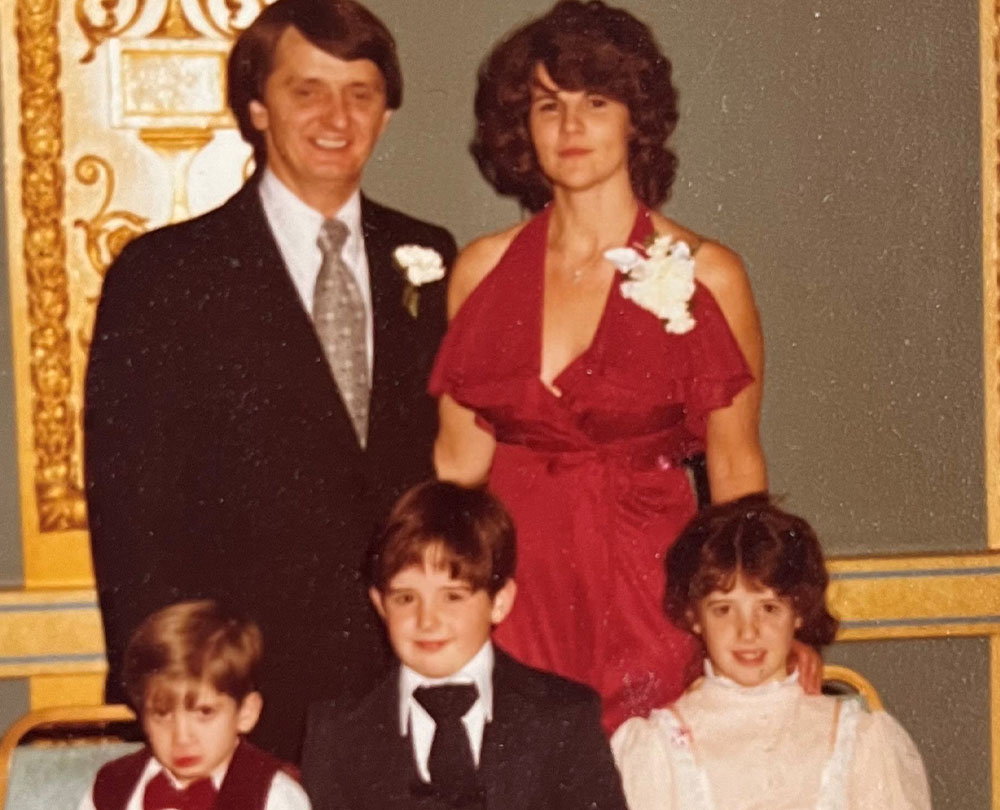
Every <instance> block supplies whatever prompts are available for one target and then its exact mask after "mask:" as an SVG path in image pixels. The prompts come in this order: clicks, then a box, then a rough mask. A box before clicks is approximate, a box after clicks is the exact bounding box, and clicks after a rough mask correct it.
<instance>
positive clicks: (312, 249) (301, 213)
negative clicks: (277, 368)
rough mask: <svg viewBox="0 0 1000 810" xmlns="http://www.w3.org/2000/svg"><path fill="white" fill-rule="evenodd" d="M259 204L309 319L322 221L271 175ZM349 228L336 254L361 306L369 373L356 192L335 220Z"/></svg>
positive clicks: (367, 286) (365, 276)
mask: <svg viewBox="0 0 1000 810" xmlns="http://www.w3.org/2000/svg"><path fill="white" fill-rule="evenodd" d="M258 190H259V192H260V201H261V204H262V205H263V206H264V216H265V217H266V218H267V224H268V226H269V227H270V228H271V233H272V234H273V235H274V241H275V242H277V243H278V250H279V251H280V252H281V258H282V259H284V261H285V267H286V268H287V270H288V275H289V277H290V278H291V279H292V283H293V284H294V285H295V290H296V292H298V294H299V299H300V300H301V301H302V306H303V307H305V310H306V312H307V313H309V317H310V318H311V317H312V308H313V292H314V291H315V289H316V278H317V277H318V276H319V269H320V264H321V263H322V261H323V256H322V253H321V252H320V249H319V245H318V244H317V242H316V240H317V238H318V237H319V230H320V227H321V226H322V225H323V221H324V220H325V219H326V218H325V217H324V216H323V215H322V214H321V213H320V212H319V211H317V210H316V209H315V208H311V207H310V206H308V205H306V203H304V202H303V201H302V200H300V199H299V198H298V197H297V196H296V195H295V193H294V192H293V191H291V189H289V188H288V186H286V185H285V184H284V183H282V182H281V181H280V180H279V179H278V178H277V177H276V176H275V175H274V173H273V172H272V171H271V170H270V169H265V170H264V175H263V177H261V179H260V185H259V187H258ZM335 219H339V220H340V221H341V222H343V223H344V224H345V225H346V226H347V230H348V235H347V241H345V242H344V248H343V250H342V251H341V253H340V256H341V258H342V259H343V260H344V263H345V264H346V265H347V267H348V268H349V269H350V271H351V275H353V276H354V280H355V281H356V282H357V284H358V289H359V290H360V291H361V297H362V299H364V302H365V312H366V313H367V317H366V325H367V336H366V339H367V342H366V347H365V348H366V350H367V352H368V371H369V374H370V373H371V370H372V358H373V357H374V352H375V348H374V344H375V339H374V332H373V330H372V287H371V280H370V278H369V268H368V254H367V253H365V239H364V235H363V232H362V229H361V192H360V191H357V190H356V191H355V192H354V193H353V194H352V195H351V196H350V197H349V198H348V200H347V202H345V203H344V205H343V206H342V207H341V209H340V210H339V211H337V213H336V215H335Z"/></svg>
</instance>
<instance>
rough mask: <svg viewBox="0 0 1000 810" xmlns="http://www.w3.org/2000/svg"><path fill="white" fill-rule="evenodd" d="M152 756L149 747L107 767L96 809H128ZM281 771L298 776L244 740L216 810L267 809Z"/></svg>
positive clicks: (97, 786)
mask: <svg viewBox="0 0 1000 810" xmlns="http://www.w3.org/2000/svg"><path fill="white" fill-rule="evenodd" d="M150 756H152V754H151V752H150V750H149V747H148V746H147V747H145V748H142V749H141V750H139V751H136V752H135V753H134V754H129V755H128V756H124V757H121V758H120V759H116V760H112V761H111V762H109V763H107V764H106V765H104V766H103V767H102V768H101V769H100V770H99V771H98V772H97V777H96V778H95V779H94V807H96V808H97V810H125V805H127V804H128V800H129V797H131V795H132V792H133V791H134V790H135V788H136V785H137V784H138V782H139V777H140V776H142V772H143V770H144V769H145V767H146V763H147V762H149V758H150ZM278 771H284V772H285V773H287V774H288V775H289V776H292V777H297V776H298V774H297V772H296V769H295V768H294V767H293V766H292V765H289V764H288V763H286V762H282V761H281V760H280V759H278V758H277V757H273V756H271V755H270V754H268V753H265V752H264V751H261V750H260V749H259V748H255V747H254V746H252V745H250V743H248V742H246V741H241V742H240V744H239V745H238V746H236V750H235V751H234V752H233V758H232V760H230V762H229V769H228V770H227V771H226V776H225V778H224V779H223V780H222V786H221V787H220V788H219V797H218V798H217V799H216V801H215V810H264V805H265V803H266V802H267V794H268V791H270V789H271V781H272V780H273V779H274V775H275V774H276V773H277V772H278Z"/></svg>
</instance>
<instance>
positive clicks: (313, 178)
mask: <svg viewBox="0 0 1000 810" xmlns="http://www.w3.org/2000/svg"><path fill="white" fill-rule="evenodd" d="M263 95H264V98H263V99H261V100H254V101H251V102H250V120H251V122H252V123H253V126H254V127H255V128H256V129H257V130H258V131H260V132H262V133H263V134H264V138H265V142H266V145H267V164H268V166H269V167H270V169H271V171H273V172H274V174H275V175H276V176H277V177H278V179H279V180H281V181H282V182H283V183H284V184H285V185H286V186H288V188H290V189H291V190H292V191H293V192H294V193H295V194H296V195H297V196H298V197H299V198H300V199H301V200H302V201H303V202H305V203H306V204H307V205H310V206H312V207H313V208H315V209H316V210H318V211H320V212H321V213H324V214H327V215H332V214H333V213H335V212H336V209H337V208H339V207H340V205H341V204H342V203H343V201H344V200H345V199H346V198H347V197H348V196H349V195H350V194H351V193H352V192H353V191H354V189H356V188H357V187H358V186H359V184H360V182H361V172H362V170H363V169H364V167H365V163H366V162H367V161H368V158H369V156H370V155H371V153H372V150H373V149H374V148H375V143H376V141H378V138H379V136H380V135H381V134H382V132H383V131H384V130H385V127H386V124H388V123H389V118H390V116H391V114H392V112H391V110H388V109H387V108H386V100H385V79H384V77H383V76H382V73H381V71H379V69H378V68H377V67H376V66H375V63H374V62H372V61H370V60H368V59H353V60H351V61H349V62H345V61H344V60H343V59H338V58H337V57H336V56H331V55H330V54H328V53H326V51H323V50H321V49H320V48H317V47H316V46H315V45H313V44H312V43H311V42H309V40H307V39H306V38H305V37H304V36H302V34H301V33H299V31H298V29H296V28H294V27H289V28H288V29H286V30H285V32H284V33H283V34H282V35H281V37H280V39H279V40H278V46H277V48H276V49H275V53H274V62H273V66H272V70H271V75H270V76H268V78H267V81H266V83H265V85H264V94H263ZM331 207H332V210H330V209H331Z"/></svg>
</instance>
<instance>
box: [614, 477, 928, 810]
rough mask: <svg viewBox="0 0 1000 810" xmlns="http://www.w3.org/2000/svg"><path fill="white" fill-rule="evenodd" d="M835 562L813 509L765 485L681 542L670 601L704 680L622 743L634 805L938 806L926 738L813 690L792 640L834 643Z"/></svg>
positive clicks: (622, 731) (724, 808)
mask: <svg viewBox="0 0 1000 810" xmlns="http://www.w3.org/2000/svg"><path fill="white" fill-rule="evenodd" d="M827 579H828V577H827V573H826V567H825V565H824V562H823V554H822V551H821V549H820V545H819V542H818V541H817V540H816V536H815V534H814V533H813V531H812V529H811V528H810V526H809V524H807V523H806V522H805V521H804V520H802V519H801V518H798V517H795V516H794V515H789V514H788V513H786V512H783V511H782V510H780V509H778V508H777V507H776V506H774V505H773V504H772V503H771V502H770V500H769V499H768V498H767V496H764V495H754V496H747V497H745V498H741V499H739V500H736V501H732V502H730V503H726V504H719V505H716V506H712V507H710V508H708V509H706V510H704V511H703V512H701V513H700V514H699V515H698V516H697V517H695V519H694V520H693V521H692V522H691V523H690V524H689V525H688V527H687V528H686V529H685V530H684V532H683V533H682V534H681V536H680V537H679V539H678V540H677V542H676V544H675V545H674V546H673V548H672V549H671V550H670V553H669V556H668V560H667V594H666V598H665V602H664V604H665V610H666V612H667V616H668V617H669V618H670V619H671V620H672V621H673V622H674V623H675V624H677V625H679V626H680V627H683V628H685V629H687V630H688V631H690V632H691V633H693V634H695V635H696V636H698V637H699V638H700V639H701V641H702V643H703V645H704V648H705V651H706V660H705V677H704V678H702V679H701V680H699V681H697V682H696V683H695V684H694V685H693V686H691V687H690V688H689V689H688V691H687V692H686V693H685V694H684V695H683V696H682V697H681V698H680V699H679V700H678V701H677V702H676V703H674V704H673V705H671V706H667V707H665V708H662V709H658V710H656V711H654V712H652V714H650V716H649V717H648V718H639V717H635V718H632V719H631V720H629V721H627V722H626V723H625V724H624V725H623V726H621V727H620V728H619V729H618V730H617V732H615V735H614V737H613V738H612V740H611V745H612V748H613V749H614V753H615V759H616V761H617V763H618V767H619V769H620V771H621V774H622V781H623V783H624V786H625V795H626V798H627V800H628V804H629V807H630V808H631V810H765V809H766V810H814V808H815V810H929V808H930V806H931V804H930V792H929V789H928V786H927V776H926V774H925V773H924V767H923V763H922V762H921V759H920V754H919V753H918V752H917V749H916V747H915V746H914V744H913V741H912V740H911V739H910V737H909V736H908V735H907V733H906V732H905V731H904V730H903V728H902V726H900V725H899V723H897V722H896V721H895V720H894V719H893V718H892V717H890V716H889V715H887V714H886V713H885V712H881V711H878V712H868V711H866V710H865V709H864V708H862V706H861V705H860V704H859V702H858V701H856V700H838V699H837V698H833V697H827V696H823V695H819V696H810V695H806V694H805V692H803V691H802V688H801V686H799V682H798V675H797V673H792V674H791V675H788V674H787V672H786V663H785V662H786V660H787V658H788V652H789V649H790V647H791V644H792V640H793V639H798V640H800V641H803V642H805V643H807V644H810V645H813V646H815V647H817V648H819V647H821V646H823V645H824V644H828V643H830V642H831V641H833V637H834V634H835V632H836V629H837V622H836V619H834V618H833V617H832V616H831V615H830V614H829V612H828V611H827V608H826V602H825V591H826V585H827Z"/></svg>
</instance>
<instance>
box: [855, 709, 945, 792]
mask: <svg viewBox="0 0 1000 810" xmlns="http://www.w3.org/2000/svg"><path fill="white" fill-rule="evenodd" d="M857 734H858V736H857V741H856V742H855V749H854V757H853V760H852V763H851V772H850V776H849V778H848V786H847V790H848V802H847V806H848V807H849V808H850V810H931V796H930V787H929V785H928V784H927V774H926V772H925V771H924V763H923V760H922V759H921V758H920V752H919V751H917V747H916V745H914V743H913V740H912V739H910V735H909V734H907V733H906V731H905V730H904V729H903V727H902V726H901V725H900V724H899V723H898V722H897V721H896V720H895V719H894V718H892V717H891V716H890V715H888V714H886V713H885V712H872V713H871V714H863V715H862V716H861V717H860V718H859V722H858V732H857Z"/></svg>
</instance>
